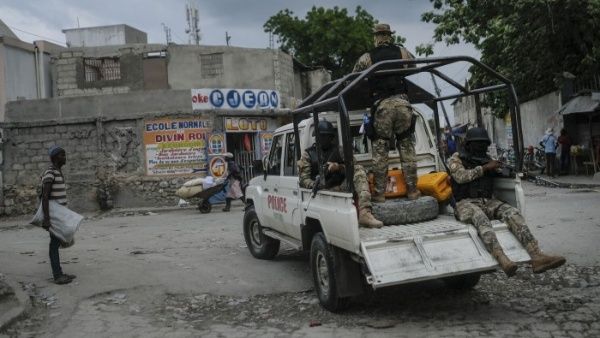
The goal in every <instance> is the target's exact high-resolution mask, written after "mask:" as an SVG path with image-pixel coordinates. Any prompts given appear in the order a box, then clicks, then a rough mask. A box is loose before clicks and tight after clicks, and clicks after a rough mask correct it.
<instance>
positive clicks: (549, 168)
mask: <svg viewBox="0 0 600 338" xmlns="http://www.w3.org/2000/svg"><path fill="white" fill-rule="evenodd" d="M540 145H541V146H542V147H544V153H545V154H546V175H548V176H550V177H556V168H554V162H556V148H557V147H558V144H557V143H556V137H555V136H554V129H552V128H548V129H547V130H546V135H544V137H543V138H542V140H541V141H540Z"/></svg>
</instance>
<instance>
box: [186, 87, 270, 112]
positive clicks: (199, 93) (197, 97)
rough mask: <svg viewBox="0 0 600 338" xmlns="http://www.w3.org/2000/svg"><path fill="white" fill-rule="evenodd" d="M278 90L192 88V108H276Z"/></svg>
mask: <svg viewBox="0 0 600 338" xmlns="http://www.w3.org/2000/svg"><path fill="white" fill-rule="evenodd" d="M279 101H280V97H279V92H278V91H276V90H267V89H231V88H222V89H213V88H201V89H192V109H194V110H200V109H238V110H251V109H277V108H279Z"/></svg>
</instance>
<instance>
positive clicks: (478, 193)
mask: <svg viewBox="0 0 600 338" xmlns="http://www.w3.org/2000/svg"><path fill="white" fill-rule="evenodd" d="M460 159H461V161H462V163H463V166H464V167H465V169H474V168H475V167H477V166H480V165H482V163H481V162H479V161H474V160H472V159H471V157H470V156H469V155H468V154H464V153H461V154H460ZM483 164H484V163H483ZM493 193H494V173H492V172H485V173H484V174H483V176H482V177H479V178H478V179H476V180H474V181H472V182H469V183H463V184H459V183H458V182H456V181H455V180H454V179H452V194H453V195H454V198H455V199H456V201H457V202H458V201H460V200H462V199H465V198H491V197H492V195H493Z"/></svg>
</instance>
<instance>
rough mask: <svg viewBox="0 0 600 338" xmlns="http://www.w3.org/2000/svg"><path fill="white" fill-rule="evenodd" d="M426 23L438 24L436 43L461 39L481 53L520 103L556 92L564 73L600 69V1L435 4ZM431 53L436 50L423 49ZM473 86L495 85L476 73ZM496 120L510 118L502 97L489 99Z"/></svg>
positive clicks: (455, 0) (437, 0)
mask: <svg viewBox="0 0 600 338" xmlns="http://www.w3.org/2000/svg"><path fill="white" fill-rule="evenodd" d="M430 1H431V2H432V3H433V8H434V10H433V11H428V12H425V13H423V15H422V17H421V19H422V20H423V21H425V22H431V23H434V24H436V25H437V26H436V28H435V31H434V37H433V38H434V40H435V41H437V42H441V41H444V42H445V43H446V44H448V45H450V44H456V43H459V42H460V41H461V40H462V41H465V42H467V43H471V44H473V45H474V46H475V47H476V48H477V49H478V50H480V51H481V61H482V62H484V63H486V64H488V65H490V66H491V67H492V68H494V69H496V70H497V71H499V72H500V73H501V74H503V75H505V76H506V77H508V78H509V79H510V80H511V81H513V83H514V84H515V87H516V90H517V94H518V95H519V97H520V100H521V101H524V100H528V99H532V98H535V97H538V96H540V95H544V94H547V93H548V92H551V91H553V90H555V89H556V87H557V84H558V83H557V82H558V81H560V80H559V79H560V78H561V74H563V73H564V72H569V73H572V74H575V75H577V76H579V77H584V78H585V77H586V76H590V75H591V74H594V73H597V72H598V71H599V70H600V62H599V61H600V1H598V0H545V1H541V0H480V1H477V0H430ZM418 51H419V52H420V53H421V54H425V55H427V54H428V53H431V45H429V46H428V45H422V46H420V47H419V48H418ZM472 74H473V76H472V78H471V79H470V82H471V84H472V85H482V84H487V83H489V82H490V79H489V78H488V77H487V76H486V74H484V73H482V72H478V71H476V70H475V71H473V72H472ZM486 104H487V105H489V106H492V108H493V109H494V111H495V113H496V115H498V116H502V115H503V114H504V113H506V108H505V107H506V106H505V104H506V100H505V97H504V96H503V95H497V94H496V95H487V96H486Z"/></svg>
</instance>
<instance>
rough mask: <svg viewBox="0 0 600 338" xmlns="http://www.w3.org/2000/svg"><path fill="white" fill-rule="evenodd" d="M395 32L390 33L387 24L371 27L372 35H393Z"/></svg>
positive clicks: (390, 30)
mask: <svg viewBox="0 0 600 338" xmlns="http://www.w3.org/2000/svg"><path fill="white" fill-rule="evenodd" d="M394 33H396V32H394V31H392V29H391V28H390V25H388V24H387V23H378V24H375V25H374V26H373V34H394Z"/></svg>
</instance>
